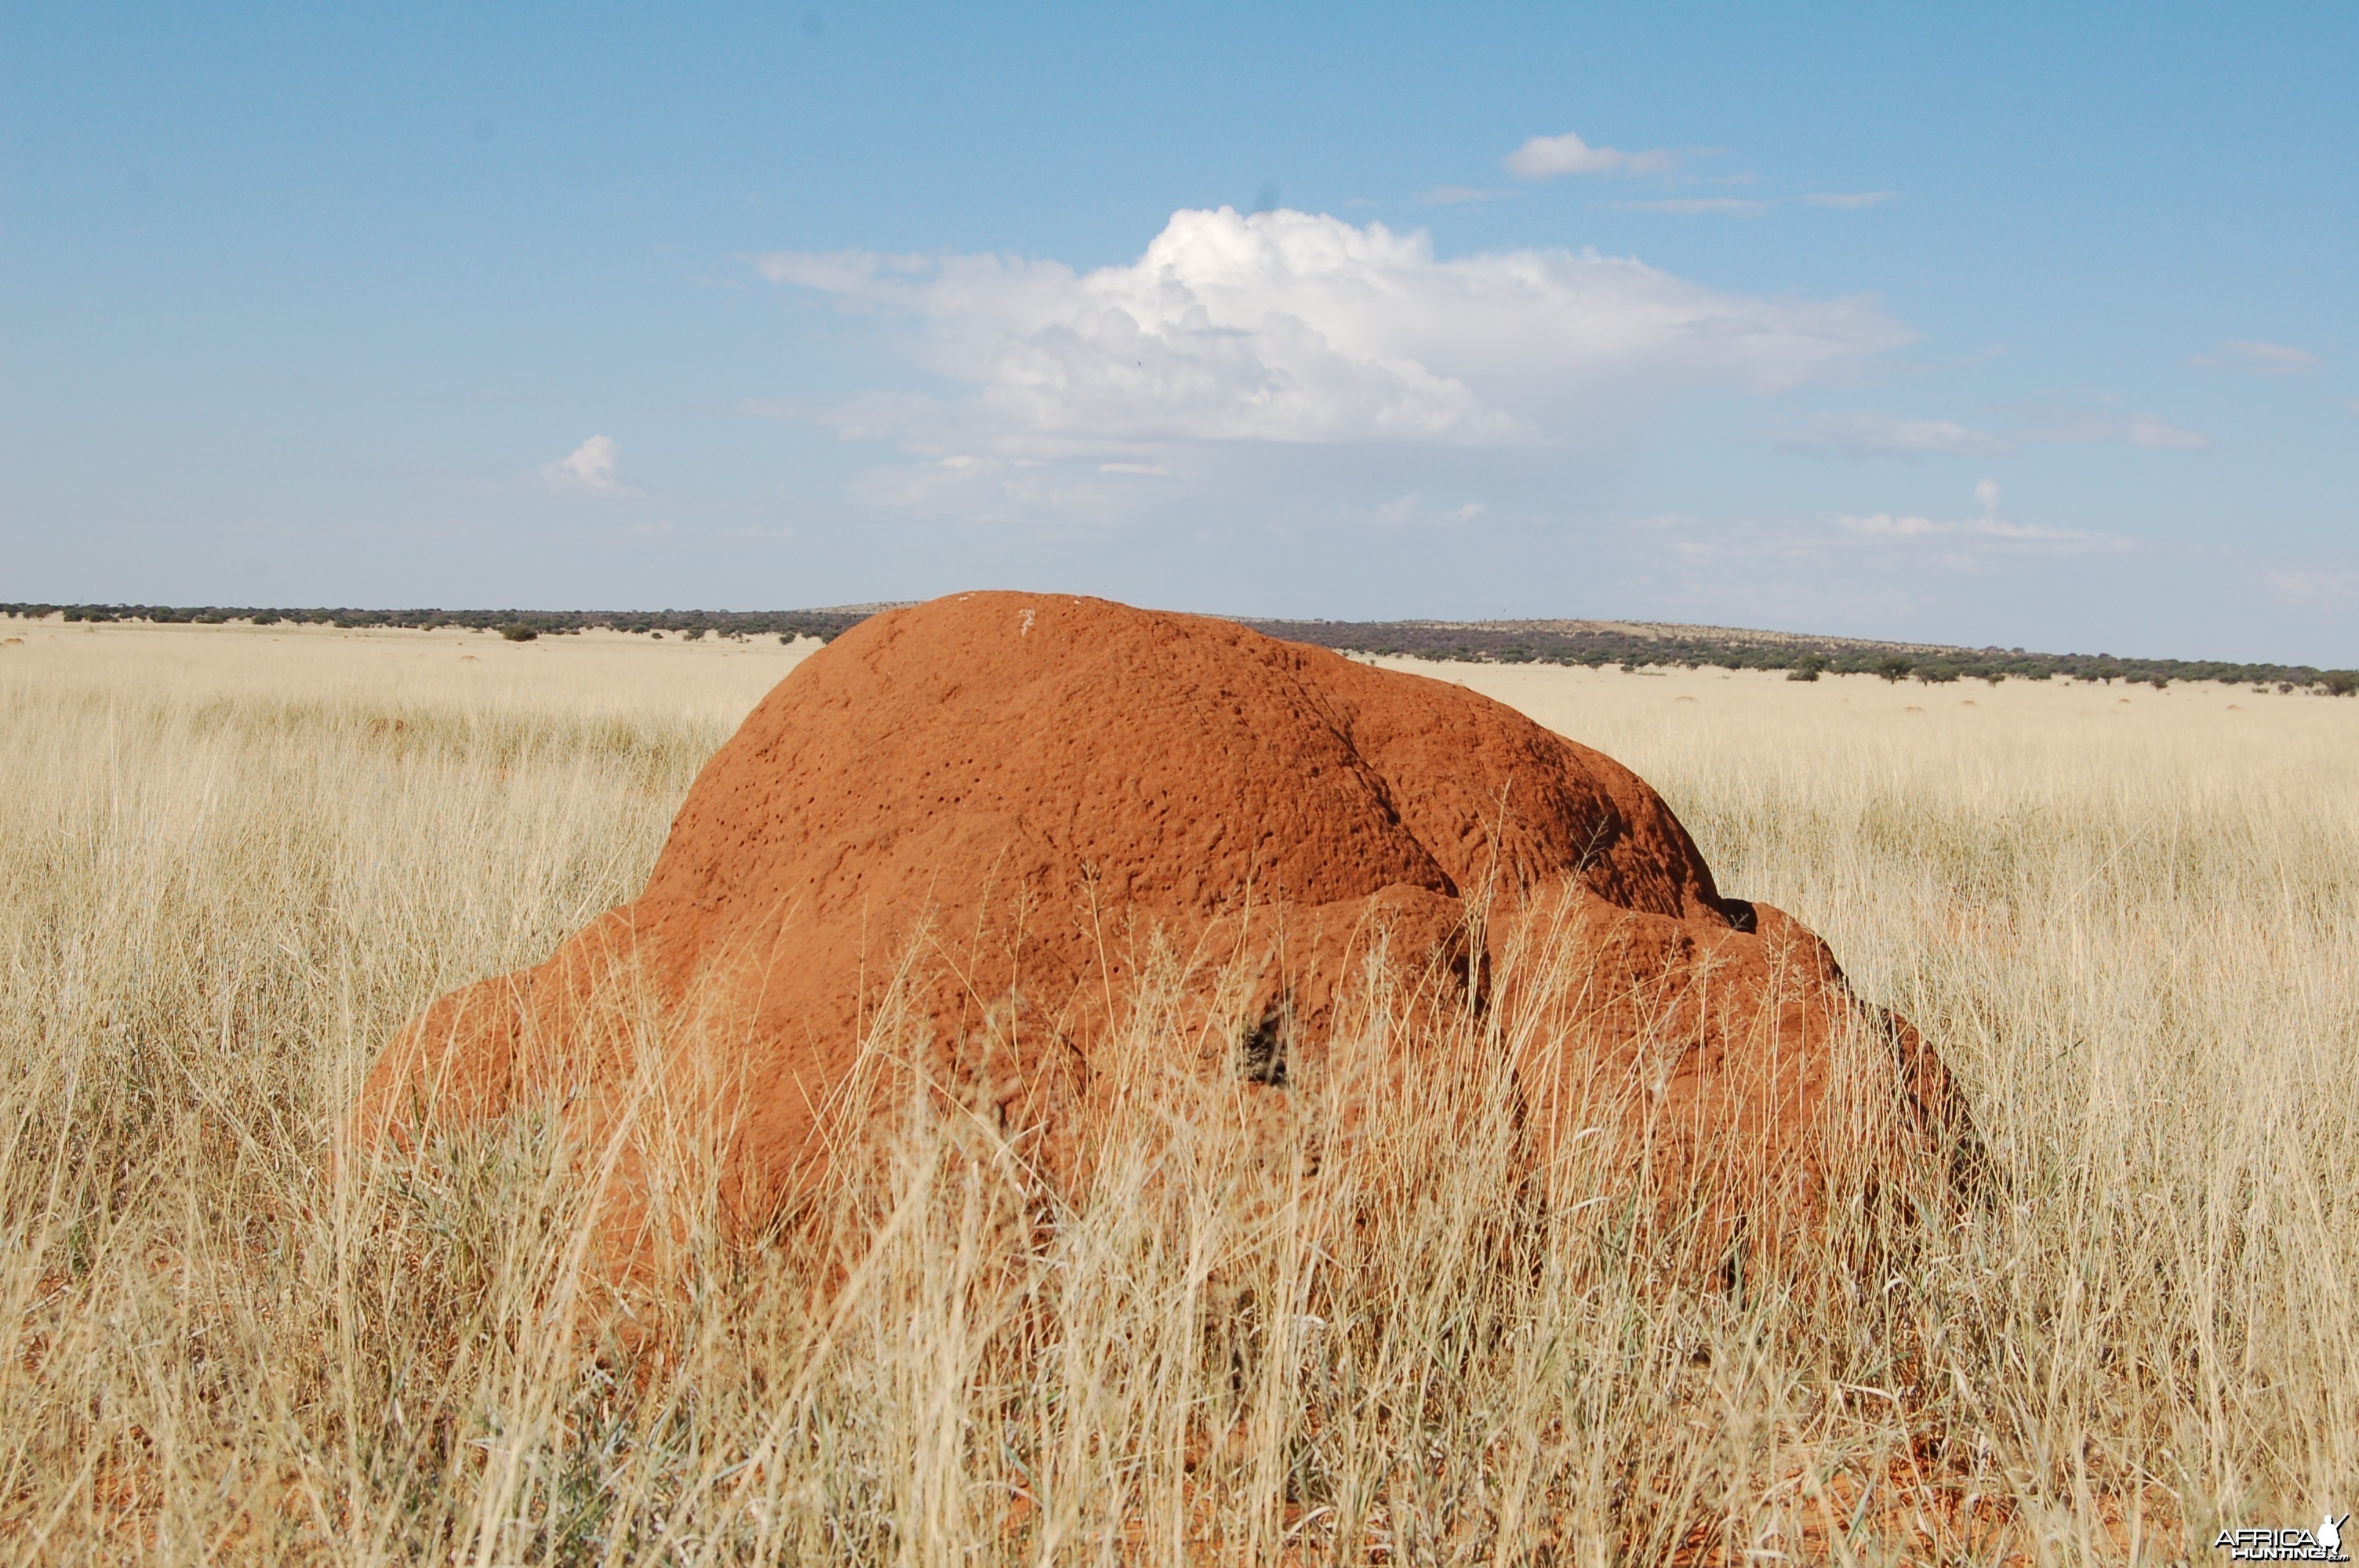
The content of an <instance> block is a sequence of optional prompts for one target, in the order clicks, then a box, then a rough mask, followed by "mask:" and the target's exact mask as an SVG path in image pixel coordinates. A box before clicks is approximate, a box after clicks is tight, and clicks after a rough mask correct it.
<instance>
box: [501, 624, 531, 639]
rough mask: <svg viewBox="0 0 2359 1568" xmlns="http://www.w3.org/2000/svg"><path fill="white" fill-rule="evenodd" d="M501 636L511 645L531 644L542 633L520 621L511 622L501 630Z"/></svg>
mask: <svg viewBox="0 0 2359 1568" xmlns="http://www.w3.org/2000/svg"><path fill="white" fill-rule="evenodd" d="M500 635H501V636H503V637H505V638H506V639H507V640H508V641H509V642H511V643H529V642H531V641H532V640H533V639H534V638H535V637H538V636H539V635H540V633H538V632H536V631H535V630H533V629H532V628H531V627H529V626H527V625H526V624H524V622H520V621H511V622H508V623H507V624H506V625H505V626H503V627H501V628H500Z"/></svg>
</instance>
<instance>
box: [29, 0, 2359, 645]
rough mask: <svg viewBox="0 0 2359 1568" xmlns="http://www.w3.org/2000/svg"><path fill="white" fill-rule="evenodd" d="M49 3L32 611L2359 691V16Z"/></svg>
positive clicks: (44, 38)
mask: <svg viewBox="0 0 2359 1568" xmlns="http://www.w3.org/2000/svg"><path fill="white" fill-rule="evenodd" d="M690 9H691V8H686V7H678V8H673V7H666V8H657V7H643V8H623V7H612V6H609V7H592V6H577V7H566V8H558V7H548V8H540V9H535V8H527V7H518V6H507V7H482V6H469V7H463V8H462V7H446V6H436V5H406V6H402V7H389V6H388V7H380V8H377V9H376V11H375V13H374V14H373V15H357V14H349V13H348V14H336V13H334V12H332V11H331V10H329V9H325V8H319V7H294V6H288V7H284V8H269V7H255V6H219V7H212V8H204V9H203V10H201V11H200V10H199V9H198V8H191V7H171V8H160V7H159V8H155V9H141V8H126V7H108V6H103V5H102V6H92V7H83V8H75V9H71V10H69V9H68V8H63V7H59V8H53V9H52V10H51V11H50V12H49V14H48V15H35V14H33V13H32V11H31V8H27V7H19V8H16V9H15V10H13V11H11V12H10V13H9V15H8V16H7V18H6V19H5V21H0V400H5V401H4V402H0V599H10V600H27V599H48V600H146V601H152V602H178V603H201V602H218V603H275V604H314V603H340V604H355V605H414V604H438V605H443V606H462V605H465V606H479V605H502V606H505V605H523V606H542V607H588V606H596V607H626V606H637V607H649V608H661V607H665V606H682V607H684V606H690V605H701V606H707V607H722V608H733V609H745V608H769V607H786V606H799V605H810V604H822V603H835V602H848V601H858V600H875V599H907V598H919V597H924V596H928V595H931V594H934V593H938V592H945V591H949V590H951V589H960V588H966V587H974V586H1005V587H1036V588H1041V589H1057V590H1071V591H1082V592H1093V593H1103V594H1107V595H1110V596H1113V597H1117V598H1123V599H1128V600H1135V601H1141V602H1148V603H1156V604H1162V605H1169V606H1174V607H1180V608H1189V609H1200V610H1210V611H1231V612H1235V613H1259V614H1290V615H1320V616H1328V617H1332V618H1361V617H1371V616H1402V615H1440V616H1498V615H1575V616H1614V617H1622V616H1627V617H1643V618H1648V619H1662V620H1681V621H1710V622H1723V623H1731V624H1739V625H1756V626H1773V627H1779V628H1786V629H1793V630H1811V631H1824V632H1841V633H1861V634H1870V635H1890V636H1902V637H1913V638H1922V639H1928V640H1944V641H1951V640H1954V641H1962V642H1967V643H1976V644H1980V643H2000V644H2003V645H2017V644H2021V645H2026V646H2031V647H2039V648H2049V649H2076V650H2082V651H2097V650H2100V649H2102V650H2104V651H2107V652H2113V653H2118V654H2178V655H2183V656H2210V655H2222V656H2240V657H2256V658H2282V659H2290V660H2300V661H2305V662H2310V663H2316V664H2321V665H2351V664H2354V663H2359V303H2354V278H2359V108H2354V103H2359V10H2354V8H2353V7H2351V6H2348V5H2317V6H2310V7H2294V6H2285V7H2276V8H2264V9H2261V10H2259V11H2256V12H2244V13H2236V14H2232V13H2230V12H2229V11H2228V10H2227V9H2226V8H2223V7H2216V6H2212V7H2195V6H2173V5H2141V6H2136V7H2132V6H2120V7H2110V8H2107V7H2096V6H2084V7H2072V8H2058V7H2052V6H2031V5H2020V6H1984V7H1971V8H1965V7H1947V8H1941V9H1940V10H1935V9H1932V8H1924V9H1922V10H1917V11H1904V10H1901V9H1898V8H1892V7H1865V6H1861V7H1856V8H1854V7H1837V6H1824V5H1822V6H1811V7H1772V6H1763V5H1732V6H1724V7H1710V6H1686V7H1680V6H1646V7H1640V6H1625V7H1618V8H1611V9H1608V8H1603V7H1582V6H1567V5H1560V6H1547V7H1541V6H1531V7H1514V6H1488V7H1479V8H1470V7H1463V6H1453V7H1438V6H1429V7H1407V6H1382V5H1353V6H1332V7H1313V6H1295V7H1290V8H1285V9H1283V10H1281V11H1278V12H1275V13H1274V12H1273V11H1272V10H1271V9H1270V8H1268V7H1265V6H1223V5H1204V4H1199V5H1189V6H1187V7H1184V8H1182V7H1171V8H1166V9H1148V8H1144V7H1113V6H1103V5H1093V6H1075V5H1040V6H1031V7H1026V8H1022V9H1020V10H1019V9H1014V8H1008V9H986V8H983V7H976V6H965V7H955V8H953V7H939V6H922V5H899V6H886V7H872V6H844V5H825V4H821V5H816V6H795V5H789V6H783V7H771V8H764V9H752V8H732V7H728V6H720V5H716V6H708V7H702V8H695V9H694V14H692V15H691V14H689V12H690Z"/></svg>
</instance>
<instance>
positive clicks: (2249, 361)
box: [2188, 340, 2324, 375]
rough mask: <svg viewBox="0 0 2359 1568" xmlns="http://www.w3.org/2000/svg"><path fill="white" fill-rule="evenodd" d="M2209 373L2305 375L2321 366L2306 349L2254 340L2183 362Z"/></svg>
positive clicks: (2229, 343) (2230, 343)
mask: <svg viewBox="0 0 2359 1568" xmlns="http://www.w3.org/2000/svg"><path fill="white" fill-rule="evenodd" d="M2188 363H2189V364H2192V365H2203V366H2206V367H2208V368H2211V369H2213V370H2238V371H2242V372H2244V373H2245V374H2246V375H2308V374H2309V373H2310V372H2312V371H2314V370H2316V369H2317V368H2318V367H2319V366H2320V365H2321V364H2322V363H2324V361H2322V360H2321V359H2320V358H2319V357H2318V356H2317V355H2316V354H2314V353H2311V352H2310V351H2309V350H2308V349H2297V348H2294V347H2291V346H2290V345H2288V344H2285V343H2264V342H2260V341H2255V340H2244V341H2235V340H2232V341H2227V342H2223V343H2222V344H2221V345H2220V352H2219V353H2216V354H2198V355H2196V356H2195V357H2194V358H2193V359H2191V360H2189V361H2188Z"/></svg>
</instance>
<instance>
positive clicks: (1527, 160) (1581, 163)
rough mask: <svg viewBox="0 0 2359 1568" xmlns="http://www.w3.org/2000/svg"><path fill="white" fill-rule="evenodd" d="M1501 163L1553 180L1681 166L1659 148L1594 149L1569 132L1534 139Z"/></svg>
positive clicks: (1513, 170) (1515, 172)
mask: <svg viewBox="0 0 2359 1568" xmlns="http://www.w3.org/2000/svg"><path fill="white" fill-rule="evenodd" d="M1501 162H1502V163H1503V164H1504V166H1505V167H1506V170H1507V172H1508V173H1509V174H1512V175H1515V176H1517V177H1518V178H1523V179H1553V178H1556V177H1557V176H1558V175H1560V174H1669V172H1670V171H1671V170H1673V169H1675V168H1678V167H1679V164H1680V160H1679V155H1678V154H1676V153H1673V152H1669V151H1665V150H1663V149H1660V148H1658V149H1657V150H1655V151H1653V152H1643V153H1625V152H1624V151H1622V150H1621V149H1620V148H1618V147H1593V146H1590V145H1589V144H1588V143H1587V142H1584V141H1582V139H1581V138H1580V137H1579V136H1577V135H1573V134H1572V133H1571V131H1567V132H1566V133H1565V134H1564V135H1560V136H1534V137H1532V138H1531V139H1530V140H1529V141H1527V142H1526V143H1525V144H1524V145H1523V146H1519V147H1517V149H1516V150H1515V151H1514V152H1511V153H1509V154H1508V155H1507V156H1506V157H1505V158H1504V159H1502V160H1501Z"/></svg>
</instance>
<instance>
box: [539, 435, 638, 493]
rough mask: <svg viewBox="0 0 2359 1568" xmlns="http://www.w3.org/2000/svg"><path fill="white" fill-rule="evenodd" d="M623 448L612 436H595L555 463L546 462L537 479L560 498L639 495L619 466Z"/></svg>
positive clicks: (544, 487) (542, 485) (543, 486)
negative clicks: (566, 496)
mask: <svg viewBox="0 0 2359 1568" xmlns="http://www.w3.org/2000/svg"><path fill="white" fill-rule="evenodd" d="M622 455H623V449H622V448H621V446H620V445H618V444H617V443H616V442H615V440H614V438H613V437H611V436H592V437H591V438H589V439H588V440H586V441H584V442H582V444H581V445H580V446H578V447H576V448H574V449H573V450H572V451H571V452H569V453H567V454H566V455H565V456H564V457H561V458H560V459H558V460H556V461H555V462H553V463H545V464H543V465H542V466H541V468H540V469H539V470H538V475H537V477H538V480H539V481H540V484H541V487H542V488H543V489H545V490H547V491H549V492H551V493H553V494H557V495H606V496H618V495H636V494H638V493H639V492H637V491H636V489H634V488H632V487H631V486H630V485H627V484H625V483H624V482H623V480H622V475H621V473H620V471H619V468H618V465H619V463H620V461H621V460H622Z"/></svg>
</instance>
